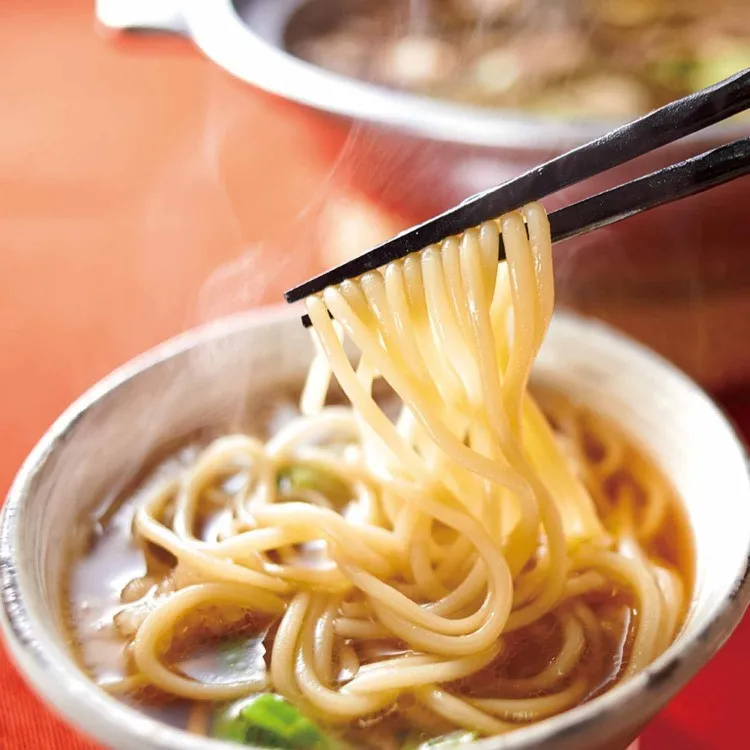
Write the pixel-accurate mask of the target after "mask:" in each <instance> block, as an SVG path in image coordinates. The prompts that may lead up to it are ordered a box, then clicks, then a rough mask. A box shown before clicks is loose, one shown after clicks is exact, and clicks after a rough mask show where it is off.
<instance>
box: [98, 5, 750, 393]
mask: <svg viewBox="0 0 750 750" xmlns="http://www.w3.org/2000/svg"><path fill="white" fill-rule="evenodd" d="M316 2H317V3H319V2H320V0H212V2H203V1H202V0H160V1H159V2H153V3H133V2H131V1H130V0H99V2H98V4H97V12H98V17H99V19H100V21H101V22H102V23H103V24H104V25H105V26H106V27H108V28H110V29H129V28H130V29H132V28H147V29H158V30H161V31H170V32H177V33H180V34H183V35H185V36H187V37H188V38H190V39H191V40H192V41H193V42H194V43H195V45H196V46H197V47H198V49H199V50H201V51H202V52H203V54H204V55H206V57H208V58H209V59H210V60H212V61H213V62H214V63H216V64H217V65H218V66H220V67H222V68H224V69H225V70H226V71H228V72H229V73H230V74H231V75H233V76H235V77H236V78H238V79H240V80H242V81H245V82H247V83H250V84H252V85H253V86H256V87H259V88H261V89H264V90H266V91H269V92H271V93H272V94H275V95H278V96H281V97H284V98H286V99H289V100H291V101H293V102H297V103H299V104H302V105H305V106H307V107H311V108H313V109H315V110H317V111H319V112H321V113H325V118H323V119H327V120H330V119H331V116H333V117H334V118H335V119H336V120H341V121H343V122H344V123H345V124H346V125H347V126H349V125H352V124H353V126H354V127H352V128H351V130H350V132H349V138H348V142H347V146H346V149H345V152H344V154H343V155H342V156H341V157H340V158H338V159H337V161H336V170H337V179H338V181H339V183H340V184H341V185H342V186H351V187H352V188H355V189H356V190H358V191H364V192H365V194H367V195H368V196H370V197H371V198H373V199H375V200H376V201H377V202H378V203H379V204H382V205H384V206H385V207H387V208H388V209H390V210H393V211H394V212H395V213H396V214H397V215H398V216H399V217H400V218H401V220H402V222H403V225H402V226H400V227H399V229H403V228H405V227H406V226H409V225H411V224H414V223H417V222H421V221H424V220H426V219H428V218H429V217H431V216H434V215H435V214H437V213H440V212H442V211H444V210H446V209H447V208H449V207H451V206H453V205H456V204H457V203H460V202H461V201H462V200H464V199H465V198H466V197H467V196H468V195H471V194H474V193H477V192H480V191H482V190H485V189H487V188H489V187H491V186H493V185H498V184H500V183H502V182H504V181H506V180H508V179H510V178H512V177H514V176H516V175H518V174H520V173H521V172H524V171H526V170H528V169H530V168H532V167H534V166H536V165H537V164H540V163H541V162H543V161H546V160H547V159H549V158H551V157H553V156H554V155H556V154H559V153H561V152H563V151H567V150H569V149H571V148H573V147H575V146H578V145H580V144H581V143H584V142H586V141H588V140H591V139H592V138H595V137H597V136H600V135H602V134H604V133H605V132H608V131H609V130H611V129H612V128H614V127H616V126H618V125H620V124H622V123H620V122H616V121H606V120H593V119H592V120H578V121H573V120H560V119H545V118H544V117H540V116H535V115H530V114H528V113H524V112H521V111H518V110H507V109H506V110H500V109H487V108H481V107H476V106H469V105H464V104H458V103H453V102H447V101H440V100H436V99H432V98H429V97H426V96H419V95H414V94H408V93H404V92H400V91H394V90H389V89H386V88H382V87H378V86H375V85H372V84H371V83H368V82H366V81H360V80H355V79H353V78H348V77H346V76H342V75H338V74H336V73H333V72H330V71H328V70H324V69H322V68H320V67H317V66H315V65H311V64H309V63H307V62H304V61H302V60H300V59H298V58H296V57H294V56H293V55H291V54H289V53H288V52H287V51H286V49H285V38H286V37H285V34H286V29H287V27H288V24H289V22H290V19H293V18H295V17H296V16H295V14H297V12H298V11H299V10H300V8H301V7H303V6H308V5H310V4H314V3H316ZM329 5H332V4H331V3H329ZM305 9H306V8H305ZM539 19H541V21H543V15H540V16H539ZM325 130H326V129H325V128H324V129H321V131H320V132H321V133H323V132H325ZM748 132H750V125H748V123H747V122H740V123H727V124H723V125H719V126H716V127H714V128H711V129H709V130H707V131H704V132H701V133H699V134H696V135H695V136H694V137H692V138H689V139H687V140H686V141H684V142H679V143H677V144H673V145H671V146H669V147H665V148H662V149H659V150H658V151H657V152H655V153H653V154H650V155H647V156H645V157H642V158H641V159H639V160H637V161H636V162H634V163H632V164H629V165H626V166H623V167H620V168H618V169H615V170H612V171H611V172H608V173H606V174H604V175H601V176H599V177H596V178H593V179H591V180H587V181H586V182H585V183H583V184H581V185H578V186H574V187H571V188H569V189H567V190H565V191H562V193H560V194H558V195H556V196H551V197H550V198H549V199H547V200H545V205H546V207H547V208H548V209H554V208H556V207H558V206H559V205H561V204H563V203H570V202H573V201H575V200H578V199H580V198H582V197H585V196H587V195H590V194H592V193H595V192H599V191H600V190H602V189H606V188H609V187H611V186H612V185H615V184H618V183H620V182H624V181H626V180H629V179H632V178H633V177H635V176H639V175H642V174H644V173H646V172H650V171H653V170H655V169H658V168H660V167H662V166H664V165H666V164H668V163H674V162H676V161H680V160H681V159H684V158H686V157H687V156H689V155H693V154H695V153H698V152H700V151H703V150H706V149H708V148H712V147H715V146H718V145H720V144H723V143H726V142H728V141H730V140H734V139H735V138H737V137H740V136H746V135H747V134H748ZM328 140H329V139H328V138H327V137H326V138H324V139H321V145H320V147H321V148H328V147H329V145H328ZM747 184H748V183H747V181H739V182H736V183H732V184H729V185H725V186H723V187H721V188H718V189H715V190H712V191H710V192H708V193H704V194H702V195H699V196H695V197H693V198H691V199H689V200H686V201H682V202H680V203H676V204H672V205H670V206H664V207H662V208H660V209H658V210H657V211H654V212H651V213H648V214H643V215H641V216H638V217H635V218H632V219H629V220H628V221H626V222H622V223H621V224H618V225H616V226H613V227H609V228H608V229H606V230H600V231H599V232H596V233H595V234H593V235H591V236H589V237H584V238H578V239H574V240H569V241H568V242H565V243H562V244H561V245H559V246H558V247H557V248H556V252H557V257H559V259H560V263H559V267H560V268H561V269H563V270H561V272H560V274H559V278H558V289H559V302H560V304H561V305H562V306H565V307H568V308H570V309H574V310H578V311H579V312H583V313H585V314H587V315H595V316H597V317H599V318H600V319H603V320H605V321H608V322H610V323H611V324H613V325H616V326H617V327H619V328H621V329H622V330H624V331H626V332H627V333H629V334H630V335H631V336H634V337H636V338H638V339H639V340H641V341H642V342H644V343H646V344H647V345H649V346H650V347H652V348H654V349H656V350H657V351H659V352H660V353H662V354H663V355H664V356H666V357H668V358H669V359H671V360H672V361H673V362H675V363H676V364H677V365H678V366H679V367H681V368H682V369H684V370H686V371H687V372H688V373H689V374H690V375H691V376H692V377H694V378H696V379H697V380H698V381H699V382H700V383H702V384H704V385H706V386H707V387H709V388H712V389H717V390H718V389H724V388H730V387H735V386H739V385H742V384H744V383H745V382H746V381H750V350H748V349H747V347H745V346H744V345H743V342H744V341H747V340H748V338H750V252H747V239H746V237H745V234H744V230H743V226H744V214H745V206H746V205H747V198H748V187H747ZM363 241H364V242H366V238H363ZM365 249H366V248H365V247H364V246H353V247H352V251H351V253H352V254H356V253H359V252H362V251H364V250H365ZM298 281H302V279H295V278H291V279H290V280H289V285H290V286H292V285H293V284H294V283H295V282H298ZM652 319H656V320H657V321H658V322H657V323H656V324H651V323H650V322H649V321H651V320H652ZM714 341H717V342H718V345H717V346H716V347H713V348H711V350H709V342H711V343H713V342H714Z"/></svg>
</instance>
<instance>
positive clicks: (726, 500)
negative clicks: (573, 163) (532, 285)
mask: <svg viewBox="0 0 750 750" xmlns="http://www.w3.org/2000/svg"><path fill="white" fill-rule="evenodd" d="M298 313H299V311H294V310H289V309H284V310H278V309H276V310H268V311H265V312H261V313H254V314H250V315H247V316H242V317H240V318H234V319H230V320H226V321H222V322H220V323H218V324H213V325H211V326H209V327H207V328H203V329H200V330H198V331H195V332H190V333H187V334H185V335H183V336H180V337H179V338H177V339H174V340H172V341H169V342H167V343H165V344H163V345H162V346H159V347H157V348H156V349H154V350H152V351H150V352H147V353H146V354H144V355H143V356H141V357H139V358H137V359H136V360H134V361H132V362H130V363H129V364H127V365H125V366H124V367H122V368H120V369H119V370H117V371H115V372H114V373H112V374H111V375H110V376H109V377H107V378H105V379H104V380H103V381H101V382H100V383H99V384H98V385H96V386H94V388H92V389H91V390H90V391H89V392H88V393H86V394H85V395H84V396H83V397H81V398H80V399H79V400H78V401H77V402H76V403H75V404H73V405H72V406H71V407H70V408H69V409H68V410H67V411H66V412H65V413H64V414H63V415H62V416H61V417H60V418H59V419H58V420H57V422H55V424H54V425H53V426H52V427H51V428H50V430H49V431H48V432H47V434H46V435H45V436H44V437H43V438H42V440H41V441H40V443H39V444H38V445H37V447H36V448H35V449H34V451H33V452H32V453H31V455H30V456H29V458H28V459H27V461H26V463H25V464H24V465H23V467H22V469H21V471H20V472H19V474H18V476H17V478H16V480H15V482H14V484H13V486H12V488H11V490H10V494H9V496H8V499H7V502H6V504H5V507H4V511H3V516H2V528H1V530H0V565H1V570H0V574H1V577H2V618H1V619H2V626H3V630H4V632H5V636H6V639H7V643H8V645H9V647H10V652H11V654H12V655H13V657H14V659H15V660H16V663H17V665H18V667H19V669H20V670H21V671H22V672H23V673H24V675H25V676H26V678H27V680H28V681H29V682H30V683H31V684H32V685H33V686H34V687H35V689H36V690H37V691H38V692H39V693H40V694H41V695H42V696H43V697H44V698H45V699H46V700H47V701H48V702H49V703H50V704H51V705H52V706H54V707H55V708H56V709H57V710H58V711H59V712H60V713H61V714H62V715H63V716H65V717H66V718H67V719H68V720H69V721H70V722H71V723H72V724H74V725H76V726H77V727H79V728H80V729H82V730H84V731H86V732H88V733H89V734H90V735H92V736H94V737H96V738H97V739H99V740H100V741H102V742H104V743H106V745H108V746H110V747H114V748H123V749H126V748H127V749H128V750H144V748H160V749H162V750H212V749H216V748H218V747H219V746H220V745H221V744H222V743H217V742H216V741H214V740H209V739H205V738H201V737H197V736H191V735H189V734H187V733H185V732H183V731H180V730H177V729H174V728H171V727H169V726H166V725H164V724H161V723H159V722H158V721H155V720H153V719H151V718H148V717H147V716H145V715H143V714H141V713H139V712H138V711H136V710H134V709H132V708H129V707H128V706H125V705H123V704H122V703H119V702H118V701H116V700H115V699H113V698H111V697H110V696H108V695H107V694H105V693H104V692H102V691H101V690H99V689H98V688H97V687H96V686H95V685H94V684H93V683H92V682H90V681H89V679H88V678H87V677H86V675H85V674H84V672H83V671H82V670H81V668H80V667H79V665H78V664H77V663H76V661H75V659H74V657H73V656H72V654H71V651H70V649H69V641H70V637H69V635H68V633H67V630H66V627H65V621H64V615H63V610H62V606H61V603H62V596H61V591H62V587H63V583H64V579H65V575H66V560H67V556H68V554H69V550H70V539H71V533H70V532H71V528H72V527H73V525H74V523H75V522H76V519H77V518H79V517H80V516H81V515H82V514H83V513H84V512H85V511H86V510H87V509H89V508H91V507H92V506H93V505H94V504H95V503H96V502H97V499H98V498H100V497H101V496H102V493H103V492H104V491H105V490H106V489H107V488H111V487H112V486H117V485H121V483H123V482H125V481H127V479H128V478H130V477H132V476H133V475H134V474H135V473H136V472H137V471H138V468H139V467H140V466H141V465H142V464H143V462H144V461H145V460H146V459H147V457H148V456H149V455H150V454H152V453H154V452H155V451H156V450H157V449H158V448H159V446H160V445H163V444H164V443H165V442H167V441H169V440H172V439H174V438H175V437H177V436H180V435H187V434H189V433H190V432H191V431H192V430H194V429H196V428H199V427H202V426H206V425H210V424H221V425H230V424H231V423H232V422H235V423H236V421H237V420H238V419H239V417H241V415H242V414H243V413H245V412H246V411H247V409H249V408H252V405H253V404H257V403H259V402H261V401H263V400H267V399H268V398H269V397H270V396H271V394H272V393H273V391H274V389H278V385H279V383H280V382H283V383H290V382H294V381H299V380H301V378H302V377H303V375H304V372H305V370H306V367H307V364H308V362H309V359H310V355H311V349H312V347H311V344H310V341H309V338H308V336H307V334H306V333H305V332H304V330H303V329H302V326H301V325H300V323H299V318H298ZM535 378H536V381H537V382H539V383H544V384H545V385H548V386H552V387H554V388H556V389H558V390H560V391H562V392H564V393H567V394H569V395H570V396H572V397H574V398H576V399H579V400H581V401H583V402H584V403H586V404H587V405H588V406H589V407H590V408H593V409H595V410H597V411H599V412H600V413H602V414H603V415H605V416H607V417H609V418H611V419H614V420H616V421H617V422H618V423H619V424H620V425H621V426H622V427H623V428H624V429H625V430H626V431H627V432H628V433H629V434H630V435H631V436H632V437H633V438H635V439H636V440H637V441H638V442H639V443H640V444H641V446H642V447H643V448H644V449H645V450H646V451H647V452H648V453H649V454H650V455H651V456H652V457H654V458H655V459H656V460H657V461H658V463H659V464H660V465H661V467H662V469H663V470H664V471H665V472H666V474H667V475H668V476H669V477H670V479H671V481H672V483H673V484H674V486H675V488H676V490H677V491H678V493H679V494H680V496H681V497H682V499H683V501H684V503H685V505H686V508H687V511H688V515H689V519H690V522H691V525H692V528H693V532H694V536H695V548H696V555H697V564H696V570H697V576H696V585H695V591H694V596H693V600H692V604H691V606H690V611H689V615H688V618H687V621H686V623H685V625H684V628H683V630H682V632H681V634H680V635H679V637H678V638H677V639H676V641H675V642H674V644H673V645H672V646H671V647H670V648H669V649H668V650H667V651H666V652H665V653H664V654H662V656H660V657H659V658H658V659H657V660H656V661H655V662H654V663H653V664H652V665H651V666H650V667H649V668H648V669H646V670H645V671H644V672H642V673H641V674H639V675H637V676H636V677H634V678H633V679H631V680H629V681H627V682H625V683H622V684H620V685H618V686H617V687H615V688H614V689H613V690H611V691H610V692H608V693H606V694H605V695H603V696H601V697H599V698H596V699H595V700H593V701H591V702H589V703H587V704H585V705H582V706H579V707H577V708H575V709H573V710H571V711H568V712H566V713H564V714H561V715H560V716H557V717H554V718H551V719H547V720H545V721H542V722H540V723H538V724H536V725H534V726H530V727H527V728H522V729H518V730H517V731H514V732H512V733H510V734H508V735H505V736H503V737H498V738H492V739H487V740H483V741H481V742H477V743H475V744H474V745H473V747H475V748H476V750H530V748H541V747H544V748H545V750H604V749H605V748H623V747H625V746H627V745H628V744H629V743H630V742H631V741H632V740H633V738H635V737H636V736H637V735H638V733H639V732H640V730H641V729H642V727H643V726H644V725H645V724H646V723H647V722H648V721H649V719H651V718H652V717H653V716H654V714H655V713H656V712H658V711H659V710H660V709H661V708H662V707H663V706H664V705H665V704H666V703H667V702H668V701H669V700H670V698H672V697H673V696H674V695H675V693H676V692H677V691H678V690H679V689H680V688H681V687H682V686H684V685H685V683H686V682H687V681H688V680H690V678H692V677H693V676H694V675H695V674H696V672H698V670H699V669H700V668H701V667H702V666H703V665H704V664H705V663H706V662H707V661H708V660H709V659H710V658H711V657H712V656H713V655H714V654H715V653H716V651H717V650H718V649H719V647H720V646H721V645H722V643H723V642H724V641H725V640H726V638H727V637H728V636H729V634H730V633H731V632H732V630H733V629H734V627H735V626H736V625H737V623H738V622H739V621H740V619H741V617H742V615H743V613H744V611H745V608H746V607H747V604H748V597H749V596H750V585H749V583H748V581H749V576H748V565H749V562H748V555H749V554H750V475H749V474H748V467H747V463H746V456H745V451H744V449H743V446H742V444H741V442H740V440H739V439H738V437H737V435H736V434H735V432H734V430H733V428H732V427H731V425H730V424H729V423H728V422H727V420H726V419H725V418H724V416H723V415H722V413H721V412H720V411H719V409H718V408H717V407H716V406H715V405H714V404H713V403H712V401H711V400H710V399H709V398H708V397H707V396H706V395H705V394H704V393H703V391H701V390H700V388H698V386H696V385H695V384H694V383H693V382H692V381H691V380H689V379H688V378H687V377H686V376H684V375H683V374H682V373H680V372H679V371H677V370H676V369H674V368H673V367H672V366H671V365H669V364H668V363H666V362H665V361H664V360H662V359H661V358H659V357H658V356H656V355H655V354H653V353H652V352H650V351H649V350H647V349H644V348H642V347H641V346H639V345H637V344H635V343H633V342H632V341H630V340H629V339H626V338H624V337H623V336H621V335H619V334H617V333H615V332H613V331H612V330H611V329H609V328H607V327H605V326H603V325H602V324H600V323H593V322H589V321H587V320H584V319H581V318H577V317H572V316H569V315H560V316H558V317H557V318H556V319H555V321H554V323H553V325H552V328H551V330H550V334H549V337H548V339H547V341H546V343H545V346H544V348H543V351H542V353H541V355H540V358H539V360H538V362H537V365H536V368H535ZM225 746H226V747H227V748H229V747H231V746H229V745H225ZM234 747H236V746H234Z"/></svg>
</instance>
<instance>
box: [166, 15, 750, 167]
mask: <svg viewBox="0 0 750 750" xmlns="http://www.w3.org/2000/svg"><path fill="white" fill-rule="evenodd" d="M178 5H179V15H180V24H179V28H180V30H181V31H182V32H183V33H187V34H188V35H189V36H190V37H191V38H192V40H193V41H194V43H195V44H196V45H197V46H198V48H199V49H200V50H201V51H202V52H203V54H204V55H206V57H208V58H209V59H210V60H212V61H213V62H214V63H216V64H217V65H219V66H220V67H222V68H224V69H225V70H226V71H228V72H229V73H230V74H232V75H233V76H235V77H236V78H239V79H241V80H243V81H245V82H246V83H250V84H252V85H254V86H257V87H258V88H261V89H263V90H265V91H267V92H270V93H272V94H276V95H278V96H281V97H284V98H286V99H289V100H292V101H296V102H298V103H300V104H304V105H307V106H308V107H312V108H313V109H317V110H321V111H324V112H328V113H330V114H334V115H338V116H343V117H345V118H347V119H349V120H364V121H366V122H370V123H373V124H375V125H377V126H381V127H383V126H385V127H388V128H392V129H394V130H396V131H399V132H402V133H406V134H409V135H412V136H417V137H421V138H427V139H430V140H433V141H441V142H446V143H452V144H455V145H463V146H475V147H479V148H482V147H483V148H489V149H503V148H511V149H517V150H519V151H523V152H526V153H529V152H531V153H537V154H544V153H554V152H561V151H565V150H568V149H570V148H573V147H574V146H578V145H580V144H582V143H585V142H586V141H589V140H592V139H594V138H597V137H599V136H602V135H604V134H605V133H607V132H609V131H610V130H613V129H614V128H616V127H618V126H620V125H622V124H624V123H623V121H622V120H607V119H593V118H591V119H581V120H570V119H560V120H556V119H553V118H542V117H534V116H532V115H529V114H526V113H524V112H523V111H522V110H517V109H491V108H487V107H479V106H476V105H468V104H461V103H454V102H450V101H448V100H441V99H437V98H432V97H428V96H424V95H419V94H410V93H407V92H403V91H397V90H392V89H387V88H384V87H382V86H376V85H374V84H372V83H368V82H366V81H361V80H358V79H356V78H350V77H347V76H343V75H339V74H337V73H334V72H331V71H329V70H326V69H324V68H321V67H319V66H317V65H314V64H312V63H309V62H306V61H304V60H302V59H300V58H298V57H295V56H294V55H292V54H290V53H289V52H287V51H286V50H284V49H282V48H279V47H277V46H275V45H273V44H270V43H269V42H267V41H266V40H265V39H263V38H261V37H260V36H259V35H258V34H256V33H255V32H254V31H253V30H252V29H251V28H249V27H248V25H247V24H246V23H245V21H244V20H243V19H242V17H241V16H240V15H239V13H238V12H237V8H236V6H235V3H234V2H233V0H212V2H210V3H207V2H205V0H181V1H180V2H179V3H178ZM747 130H748V128H747V126H746V125H742V124H738V123H724V124H718V125H716V126H713V127H712V128H710V129H708V130H707V131H702V132H699V133H695V134H693V135H691V136H688V137H687V138H686V139H684V141H686V142H693V143H695V144H704V145H707V144H714V143H718V142H720V141H726V140H730V139H734V138H738V137H741V136H743V135H747ZM670 147H671V146H668V147H667V148H670Z"/></svg>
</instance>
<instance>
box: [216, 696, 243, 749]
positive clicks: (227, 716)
mask: <svg viewBox="0 0 750 750" xmlns="http://www.w3.org/2000/svg"><path fill="white" fill-rule="evenodd" d="M231 709H232V706H230V707H229V708H228V709H227V710H225V711H221V712H220V713H219V714H217V715H216V716H215V717H214V721H213V725H212V727H211V736H212V737H215V738H216V739H217V740H226V741H227V742H238V743H239V744H240V745H244V744H245V740H246V739H247V725H246V724H245V722H244V721H243V720H242V719H241V718H240V717H239V716H236V715H234V714H233V712H232V710H231Z"/></svg>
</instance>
